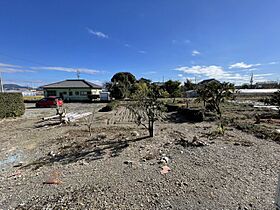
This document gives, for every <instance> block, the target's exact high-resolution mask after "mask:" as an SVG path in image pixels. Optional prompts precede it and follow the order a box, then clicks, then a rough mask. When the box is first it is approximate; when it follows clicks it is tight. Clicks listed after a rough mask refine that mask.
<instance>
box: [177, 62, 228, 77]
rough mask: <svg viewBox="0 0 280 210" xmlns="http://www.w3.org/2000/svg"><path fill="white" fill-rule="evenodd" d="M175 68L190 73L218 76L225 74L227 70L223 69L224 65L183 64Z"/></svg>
mask: <svg viewBox="0 0 280 210" xmlns="http://www.w3.org/2000/svg"><path fill="white" fill-rule="evenodd" d="M175 70H178V71H182V72H184V73H188V74H200V75H205V76H207V77H217V76H219V75H224V74H225V72H224V70H223V67H221V66H215V65H212V66H192V67H188V66H182V67H178V68H176V69H175Z"/></svg>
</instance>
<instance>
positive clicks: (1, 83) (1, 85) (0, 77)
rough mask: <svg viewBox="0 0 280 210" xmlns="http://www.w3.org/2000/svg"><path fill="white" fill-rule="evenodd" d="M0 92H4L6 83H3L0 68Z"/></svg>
mask: <svg viewBox="0 0 280 210" xmlns="http://www.w3.org/2000/svg"><path fill="white" fill-rule="evenodd" d="M0 93H4V85H3V81H2V74H1V70H0Z"/></svg>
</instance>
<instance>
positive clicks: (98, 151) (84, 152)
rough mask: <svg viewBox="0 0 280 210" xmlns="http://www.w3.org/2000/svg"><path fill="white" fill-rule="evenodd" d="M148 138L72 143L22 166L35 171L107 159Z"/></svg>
mask: <svg viewBox="0 0 280 210" xmlns="http://www.w3.org/2000/svg"><path fill="white" fill-rule="evenodd" d="M147 138H149V136H144V137H139V138H136V139H131V140H113V141H112V140H110V139H108V140H105V141H99V142H98V141H97V140H94V139H93V140H88V141H84V142H82V143H77V142H73V143H72V144H71V145H67V146H64V147H60V148H59V149H58V153H57V154H55V153H50V154H48V155H47V156H44V157H41V158H39V159H38V160H36V161H34V162H32V163H30V164H27V165H25V166H23V167H22V168H32V169H33V170H36V169H38V168H40V167H42V166H49V165H53V164H54V163H61V164H69V163H75V162H77V161H81V160H86V161H88V162H90V161H94V160H99V159H102V158H104V157H105V156H106V157H108V158H111V157H116V156H119V155H120V154H121V153H122V152H123V151H124V150H125V148H127V147H128V146H129V144H130V143H133V142H137V141H141V140H144V139H147Z"/></svg>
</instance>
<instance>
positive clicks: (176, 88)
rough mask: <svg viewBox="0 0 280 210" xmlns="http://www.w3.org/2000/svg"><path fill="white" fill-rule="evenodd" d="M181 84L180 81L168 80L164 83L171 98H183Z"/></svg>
mask: <svg viewBox="0 0 280 210" xmlns="http://www.w3.org/2000/svg"><path fill="white" fill-rule="evenodd" d="M180 84H181V83H180V82H179V81H173V80H168V81H166V82H165V83H164V86H163V88H164V89H165V90H166V91H167V92H168V93H169V95H170V97H172V98H175V97H181V95H182V93H181V89H180Z"/></svg>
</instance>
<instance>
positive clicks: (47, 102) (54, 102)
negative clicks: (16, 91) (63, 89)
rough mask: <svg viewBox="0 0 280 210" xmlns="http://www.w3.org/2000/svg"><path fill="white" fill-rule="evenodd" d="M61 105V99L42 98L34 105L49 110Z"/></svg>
mask: <svg viewBox="0 0 280 210" xmlns="http://www.w3.org/2000/svg"><path fill="white" fill-rule="evenodd" d="M62 105H63V101H62V99H61V98H57V97H47V98H43V99H41V100H40V101H38V102H37V103H36V107H37V108H49V107H57V106H62Z"/></svg>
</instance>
